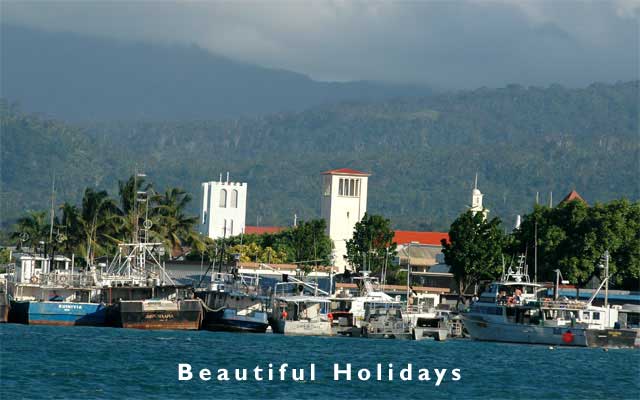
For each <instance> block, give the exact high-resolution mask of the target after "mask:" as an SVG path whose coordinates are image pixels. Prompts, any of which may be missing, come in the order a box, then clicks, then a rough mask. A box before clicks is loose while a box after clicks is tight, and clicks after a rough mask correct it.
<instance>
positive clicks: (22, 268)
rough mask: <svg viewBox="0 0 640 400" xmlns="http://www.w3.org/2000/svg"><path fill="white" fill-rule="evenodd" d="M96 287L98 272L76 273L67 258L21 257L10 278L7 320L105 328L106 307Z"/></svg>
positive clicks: (58, 256) (8, 281)
mask: <svg viewBox="0 0 640 400" xmlns="http://www.w3.org/2000/svg"><path fill="white" fill-rule="evenodd" d="M70 265H71V267H70ZM96 283H97V282H96V277H95V271H93V270H88V271H80V272H78V271H74V268H73V264H72V260H71V259H69V258H67V257H64V256H61V255H56V256H53V257H45V256H42V255H34V254H22V255H19V256H18V257H17V259H16V263H15V265H14V268H13V270H12V271H11V272H10V273H9V274H8V276H7V295H8V298H9V305H10V308H9V315H8V320H9V322H14V323H22V324H31V325H93V326H100V325H105V324H106V323H107V319H106V316H107V305H106V304H105V302H104V298H103V293H102V290H101V288H99V287H98V286H97V285H96Z"/></svg>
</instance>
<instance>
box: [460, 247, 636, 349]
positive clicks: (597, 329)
mask: <svg viewBox="0 0 640 400" xmlns="http://www.w3.org/2000/svg"><path fill="white" fill-rule="evenodd" d="M607 263H608V259H607ZM557 272H558V276H557V278H556V290H555V291H554V292H555V293H557V287H558V284H559V280H560V274H559V271H557ZM608 279H609V278H608V273H607V276H606V277H605V279H604V280H603V282H602V285H604V284H605V282H607V281H608ZM602 285H601V286H600V288H599V289H598V290H597V291H596V292H595V293H594V295H593V296H592V298H591V299H590V300H589V301H587V302H584V301H578V300H570V299H559V298H557V296H554V298H553V299H550V298H547V297H546V292H547V290H546V288H545V287H543V286H542V285H540V284H537V283H533V282H530V280H529V275H528V274H527V267H526V264H525V263H524V256H523V257H520V261H519V263H518V266H517V267H516V268H515V270H513V269H512V268H511V267H509V269H508V271H507V273H506V274H505V273H503V274H502V277H501V279H500V281H497V282H493V283H492V284H491V285H490V286H489V287H488V289H487V290H486V291H485V292H484V293H482V294H481V296H480V298H479V300H478V301H477V302H475V303H474V304H472V305H471V307H470V309H469V310H468V311H466V312H463V313H462V318H463V320H464V326H465V328H466V329H467V331H468V332H469V334H470V336H471V338H472V339H475V340H483V341H497V342H512V343H529V344H546V345H554V346H555V345H562V346H581V347H588V346H589V347H633V345H634V341H635V332H633V331H632V330H630V329H615V328H616V321H617V320H618V315H617V314H618V310H617V309H616V308H612V307H609V306H605V307H596V306H594V305H592V301H593V299H594V298H595V296H596V295H597V293H598V291H599V290H600V289H601V288H602ZM605 298H606V296H605Z"/></svg>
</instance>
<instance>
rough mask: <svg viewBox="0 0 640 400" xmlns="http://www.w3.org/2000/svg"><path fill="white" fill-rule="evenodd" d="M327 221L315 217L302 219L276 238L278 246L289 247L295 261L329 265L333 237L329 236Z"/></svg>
mask: <svg viewBox="0 0 640 400" xmlns="http://www.w3.org/2000/svg"><path fill="white" fill-rule="evenodd" d="M326 227H327V225H326V222H325V221H324V220H323V219H314V220H311V221H309V222H305V221H300V222H299V223H298V224H297V226H295V227H293V228H290V229H287V230H286V231H284V232H283V233H282V234H281V235H279V237H277V238H276V240H275V244H276V246H275V247H276V248H278V247H279V248H281V249H283V248H288V249H289V250H290V251H291V252H292V253H293V254H292V261H294V262H309V263H316V264H325V265H329V264H330V262H331V260H330V258H331V247H332V242H331V238H329V236H327V234H326V233H325V231H326Z"/></svg>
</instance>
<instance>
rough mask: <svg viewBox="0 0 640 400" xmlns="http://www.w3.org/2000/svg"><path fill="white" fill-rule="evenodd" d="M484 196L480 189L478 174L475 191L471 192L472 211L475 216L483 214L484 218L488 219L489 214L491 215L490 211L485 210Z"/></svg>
mask: <svg viewBox="0 0 640 400" xmlns="http://www.w3.org/2000/svg"><path fill="white" fill-rule="evenodd" d="M483 196H484V195H483V194H482V192H481V191H480V190H479V189H478V174H476V182H475V185H474V187H473V191H471V207H470V209H471V211H473V215H476V213H479V212H481V213H482V214H483V215H484V218H485V219H487V214H489V210H487V209H485V208H484V207H483V206H482V197H483Z"/></svg>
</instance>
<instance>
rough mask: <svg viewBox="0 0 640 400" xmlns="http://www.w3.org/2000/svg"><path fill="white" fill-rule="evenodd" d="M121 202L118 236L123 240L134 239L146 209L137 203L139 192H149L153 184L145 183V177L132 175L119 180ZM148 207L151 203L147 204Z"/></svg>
mask: <svg viewBox="0 0 640 400" xmlns="http://www.w3.org/2000/svg"><path fill="white" fill-rule="evenodd" d="M118 188H119V194H120V204H119V208H118V213H117V214H118V225H119V226H118V236H119V237H120V239H121V240H123V241H125V240H133V235H134V234H135V230H136V224H138V225H139V224H140V223H142V222H144V220H143V218H144V217H145V214H146V213H145V211H146V210H143V209H140V208H139V205H138V204H136V202H137V199H138V192H148V191H150V190H151V184H146V185H145V179H144V177H140V176H136V175H132V176H131V177H129V179H127V180H126V181H118ZM146 206H147V207H149V206H150V205H149V204H147V205H146Z"/></svg>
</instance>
